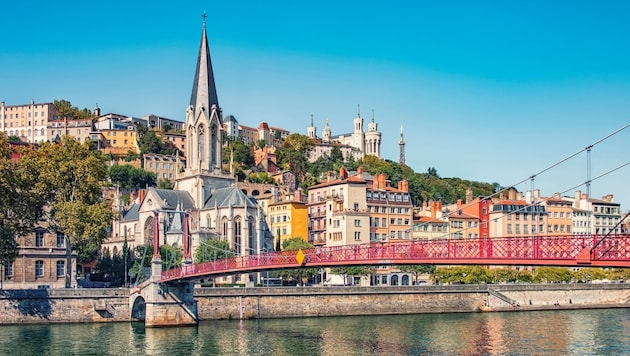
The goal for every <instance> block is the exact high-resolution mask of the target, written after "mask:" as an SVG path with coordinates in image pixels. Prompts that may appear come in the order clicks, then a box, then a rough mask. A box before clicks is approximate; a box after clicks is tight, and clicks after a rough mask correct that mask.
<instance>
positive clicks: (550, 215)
mask: <svg viewBox="0 0 630 356" xmlns="http://www.w3.org/2000/svg"><path fill="white" fill-rule="evenodd" d="M543 205H545V207H546V210H547V231H546V233H545V235H549V236H558V235H570V234H571V226H572V225H573V221H572V217H573V203H572V202H570V201H568V200H564V199H562V198H561V197H560V195H559V194H556V195H554V196H553V197H551V198H548V199H545V200H544V202H543Z"/></svg>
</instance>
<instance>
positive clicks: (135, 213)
mask: <svg viewBox="0 0 630 356" xmlns="http://www.w3.org/2000/svg"><path fill="white" fill-rule="evenodd" d="M139 217H140V204H131V205H130V206H129V209H127V210H125V211H124V212H123V214H122V217H121V219H120V220H121V221H133V220H138V218H139Z"/></svg>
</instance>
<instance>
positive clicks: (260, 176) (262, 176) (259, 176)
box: [247, 172, 274, 184]
mask: <svg viewBox="0 0 630 356" xmlns="http://www.w3.org/2000/svg"><path fill="white" fill-rule="evenodd" d="M247 180H249V181H250V182H252V183H267V184H273V183H274V180H273V178H272V177H271V176H270V175H269V173H267V172H258V173H250V175H248V176H247Z"/></svg>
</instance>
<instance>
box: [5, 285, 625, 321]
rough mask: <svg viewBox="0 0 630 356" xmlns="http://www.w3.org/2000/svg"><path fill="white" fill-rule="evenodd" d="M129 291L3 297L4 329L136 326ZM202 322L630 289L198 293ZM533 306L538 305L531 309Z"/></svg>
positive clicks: (494, 303)
mask: <svg viewBox="0 0 630 356" xmlns="http://www.w3.org/2000/svg"><path fill="white" fill-rule="evenodd" d="M131 293H133V291H132V290H129V289H30V290H4V291H0V324H23V323H48V322H56V323H65V322H79V323H93V322H115V321H116V322H120V321H125V322H129V321H130V320H131V312H130V306H129V301H130V294H131ZM194 299H195V300H196V301H197V310H198V317H199V319H200V320H212V319H240V318H284V317H302V316H305V317H310V316H345V315H382V314H416V313H440V312H475V311H506V310H514V311H516V310H541V309H578V308H612V307H630V304H629V303H630V284H546V285H520V284H517V285H488V286H486V285H479V286H476V285H474V286H467V285H458V286H413V287H411V286H409V287H285V288H260V287H257V288H197V289H195V290H194ZM530 301H531V303H530Z"/></svg>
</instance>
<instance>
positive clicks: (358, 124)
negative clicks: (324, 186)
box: [307, 112, 381, 162]
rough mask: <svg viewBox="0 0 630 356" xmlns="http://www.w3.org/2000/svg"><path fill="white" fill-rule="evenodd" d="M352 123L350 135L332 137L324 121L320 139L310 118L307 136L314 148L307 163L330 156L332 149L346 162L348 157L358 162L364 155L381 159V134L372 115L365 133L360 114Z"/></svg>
mask: <svg viewBox="0 0 630 356" xmlns="http://www.w3.org/2000/svg"><path fill="white" fill-rule="evenodd" d="M353 123H354V130H353V131H352V132H351V133H347V134H341V135H334V136H333V134H332V130H331V129H330V126H329V125H328V119H326V126H325V127H324V130H323V132H322V137H321V138H320V137H318V136H317V128H316V127H315V125H313V118H312V117H311V125H310V126H309V127H308V128H307V136H308V137H309V138H311V139H313V141H314V142H315V146H314V149H313V150H312V151H311V152H310V156H309V161H310V162H315V161H316V160H317V159H318V158H320V157H323V156H330V153H331V152H332V148H333V147H337V148H339V149H340V151H341V153H342V155H343V158H344V159H346V160H347V159H349V158H350V157H352V158H353V159H355V160H359V159H362V158H363V157H365V156H366V155H370V156H375V157H378V158H381V133H380V132H379V131H378V124H377V123H376V122H375V121H374V115H373V114H372V121H371V122H370V123H369V124H368V130H367V132H366V131H365V130H364V128H363V124H364V120H363V118H362V117H361V112H359V113H358V114H357V117H356V118H355V119H354V121H353Z"/></svg>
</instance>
